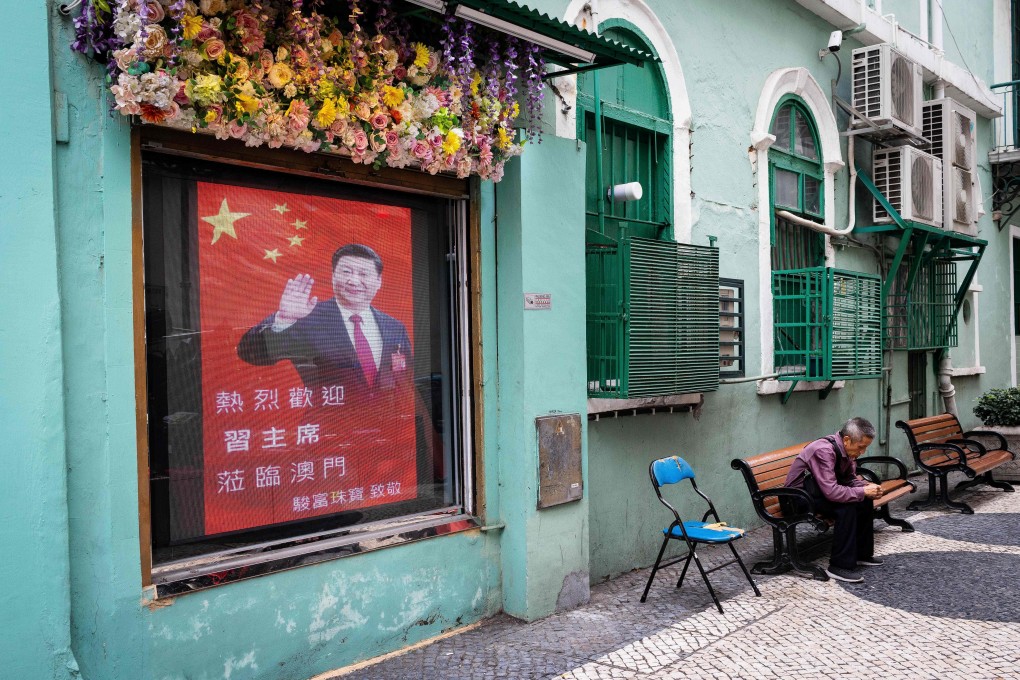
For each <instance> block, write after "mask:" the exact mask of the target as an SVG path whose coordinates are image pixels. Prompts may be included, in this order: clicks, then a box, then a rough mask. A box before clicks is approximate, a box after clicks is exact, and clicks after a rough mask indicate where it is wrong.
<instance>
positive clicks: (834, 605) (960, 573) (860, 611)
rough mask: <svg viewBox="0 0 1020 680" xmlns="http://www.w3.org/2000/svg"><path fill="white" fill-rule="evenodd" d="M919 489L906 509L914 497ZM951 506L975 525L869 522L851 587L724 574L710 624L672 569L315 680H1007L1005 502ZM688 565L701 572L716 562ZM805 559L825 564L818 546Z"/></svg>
mask: <svg viewBox="0 0 1020 680" xmlns="http://www.w3.org/2000/svg"><path fill="white" fill-rule="evenodd" d="M919 486H920V487H921V488H919V489H918V492H917V493H915V494H913V496H912V498H918V497H923V496H924V495H925V488H924V487H925V485H924V483H923V480H922V481H921V483H920V484H919ZM986 489H987V490H986ZM960 498H961V499H962V500H965V501H966V502H968V503H969V504H970V505H971V506H972V507H973V508H974V510H975V513H976V514H974V515H971V516H965V515H960V514H957V513H952V514H950V513H949V512H947V511H924V512H914V513H910V512H907V511H906V510H905V506H906V503H907V502H909V500H911V499H910V498H908V499H905V500H900V501H897V502H895V503H894V509H893V515H894V516H896V517H904V518H906V519H908V520H910V521H911V522H912V523H913V524H914V527H915V528H916V529H917V531H916V532H915V533H901V532H900V530H899V529H897V528H893V527H886V526H885V524H884V523H882V522H876V525H875V527H876V534H875V541H876V554H877V555H879V556H882V557H884V558H885V560H886V562H885V564H884V565H882V566H879V567H867V568H865V572H864V576H865V582H864V583H863V584H857V585H853V584H838V583H836V582H833V581H830V582H827V583H823V582H820V581H813V580H809V579H807V578H804V577H800V576H791V575H781V576H758V577H756V580H757V582H758V584H759V588H760V589H761V591H762V597H755V596H754V593H753V592H752V591H751V589H750V587H749V586H748V584H747V581H746V580H745V579H744V576H743V574H741V573H740V570H739V568H738V567H737V565H735V564H734V565H732V566H731V567H727V568H724V569H721V570H720V571H717V572H714V573H713V574H711V578H712V583H713V585H714V586H715V587H716V590H717V592H718V593H719V595H720V598H721V599H722V600H723V608H724V609H725V613H724V614H719V613H718V612H717V611H716V609H715V607H714V605H713V604H712V600H711V598H710V596H709V594H708V592H707V590H706V589H705V586H704V583H703V582H702V581H701V580H700V579H699V578H698V576H697V574H694V575H693V577H690V576H689V577H688V580H686V581H685V583H684V587H683V588H682V589H681V590H679V591H677V590H676V589H675V588H674V585H675V583H676V579H677V577H678V569H679V565H678V566H676V567H670V568H668V569H666V570H665V571H664V572H661V573H660V575H658V576H656V581H655V583H654V584H653V586H652V590H651V592H650V593H649V596H648V601H647V602H646V603H645V604H641V603H640V602H639V598H640V596H641V590H642V588H643V587H644V583H645V580H646V579H647V578H648V570H647V569H642V570H639V571H634V572H631V573H629V574H625V575H623V576H620V577H618V578H616V579H613V580H611V581H608V582H606V583H602V584H599V585H596V586H593V587H592V590H591V601H590V603H589V604H587V605H585V606H583V607H581V608H578V609H575V610H572V611H569V612H564V613H561V614H556V615H554V616H550V617H548V618H546V619H542V620H541V621H537V622H535V623H531V624H525V623H521V622H519V621H517V620H515V619H512V618H510V617H508V616H498V617H495V618H493V619H490V620H488V621H486V622H484V623H483V625H481V626H480V627H477V628H475V629H472V630H469V631H467V632H464V633H462V634H459V635H454V636H452V637H448V638H445V639H443V640H440V641H438V642H436V643H434V644H431V645H428V646H426V647H422V648H418V649H415V650H413V651H410V652H408V653H405V654H402V655H399V656H395V657H390V658H388V659H386V660H384V661H381V662H379V663H377V664H374V665H370V666H367V667H362V668H360V669H358V670H356V671H353V672H347V673H344V672H343V671H340V672H339V673H338V674H336V675H333V676H328V677H338V678H339V677H343V678H344V680H377V679H386V680H398V679H399V680H410V679H413V678H423V679H424V678H429V679H437V680H454V679H456V680H461V679H464V680H473V679H476V678H477V679H479V680H481V679H489V678H500V679H503V678H507V679H513V680H518V679H519V680H524V679H531V678H536V679H537V678H564V679H574V680H589V679H591V680H594V679H596V678H599V679H601V678H656V679H667V678H670V679H671V678H705V679H711V680H725V679H727V678H732V679H737V678H739V679H741V680H743V679H755V680H758V679H765V678H797V679H801V678H804V679H809V678H840V679H841V680H842V679H853V680H858V679H860V680H864V679H868V678H876V679H878V678H881V679H882V680H920V679H924V678H930V679H932V680H936V679H937V680H951V679H956V678H960V679H963V678H966V679H968V680H970V679H974V680H979V679H988V680H995V679H1002V680H1005V679H1007V678H1008V679H1020V587H1018V585H1017V579H1018V578H1020V493H1015V494H1010V493H1003V492H1001V491H999V490H994V489H989V488H988V487H977V489H975V490H967V491H964V492H961V495H960ZM816 536H817V535H816ZM812 542H813V541H812V538H811V537H808V536H805V538H804V539H803V541H802V543H809V544H810V543H812ZM737 546H738V550H739V551H740V553H741V556H742V557H743V558H744V560H745V562H746V563H747V564H748V565H749V566H750V564H752V563H754V562H756V561H759V560H763V559H766V558H767V557H768V556H769V554H770V549H771V534H770V532H769V531H768V530H764V529H758V530H755V531H752V532H749V533H748V534H747V535H746V536H745V537H744V539H743V540H741V541H739V542H738V543H737ZM721 550H726V549H725V548H721ZM699 555H700V556H701V557H702V559H703V560H704V561H706V562H707V563H708V564H709V565H715V564H721V563H723V562H724V561H726V560H727V559H728V555H729V551H728V550H726V552H725V553H723V552H721V551H720V548H718V547H713V548H709V549H705V550H701V551H699ZM807 555H808V556H809V557H814V558H815V562H816V563H817V564H820V565H822V566H825V564H827V557H828V543H827V542H823V543H820V544H819V543H815V547H814V548H813V549H809V551H808V553H807Z"/></svg>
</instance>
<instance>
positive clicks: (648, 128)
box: [577, 22, 673, 240]
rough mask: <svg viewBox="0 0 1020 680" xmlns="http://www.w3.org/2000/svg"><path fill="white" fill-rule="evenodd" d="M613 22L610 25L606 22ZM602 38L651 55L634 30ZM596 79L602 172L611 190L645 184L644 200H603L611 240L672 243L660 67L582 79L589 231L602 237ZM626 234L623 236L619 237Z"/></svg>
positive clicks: (624, 68) (667, 120) (619, 29)
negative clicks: (626, 236)
mask: <svg viewBox="0 0 1020 680" xmlns="http://www.w3.org/2000/svg"><path fill="white" fill-rule="evenodd" d="M607 23H609V22H607ZM602 35H603V36H605V37H607V38H610V39H612V40H615V41H617V42H621V43H623V44H625V45H630V46H632V47H636V48H638V49H641V50H644V51H647V52H653V49H652V48H651V47H650V46H649V45H648V43H647V42H646V41H645V40H643V39H642V38H641V36H639V35H638V34H637V33H636V32H635V31H633V30H630V29H628V28H627V27H624V26H610V27H608V28H607V27H605V25H604V26H603V31H602ZM595 78H599V79H600V81H599V89H600V95H601V100H602V101H601V107H600V109H601V112H602V121H601V122H602V137H603V140H604V141H603V144H602V149H601V151H602V153H601V156H602V171H603V183H604V184H605V185H607V186H612V185H615V184H625V183H628V182H640V183H641V188H642V190H643V195H642V197H641V199H640V200H637V201H626V202H611V201H603V203H602V210H603V215H602V223H603V224H604V225H605V235H606V236H609V237H610V238H614V239H615V238H620V237H621V236H622V235H623V234H625V233H626V234H630V235H632V236H642V237H645V238H654V239H665V240H671V239H672V238H673V234H672V226H673V172H672V169H673V153H672V150H673V144H672V131H673V120H672V116H671V115H670V107H669V94H668V92H667V90H666V82H665V79H664V77H663V74H662V68H661V66H659V65H658V64H654V63H649V64H646V65H645V66H643V67H638V66H632V65H630V64H624V65H621V66H616V67H614V68H611V69H606V70H605V71H602V72H599V71H593V72H589V73H582V74H579V75H578V79H577V90H578V97H577V106H578V131H577V132H578V138H579V139H581V140H583V141H585V142H586V143H587V144H588V158H587V174H588V178H587V181H586V182H585V186H586V187H587V192H586V194H587V195H586V200H585V205H586V213H587V222H588V224H587V226H588V228H589V229H592V230H595V231H599V226H598V225H599V200H598V199H599V192H600V190H599V187H598V183H597V182H596V181H595V177H596V173H597V165H596V163H597V158H598V155H599V154H598V153H597V152H596V151H597V145H596V144H595V139H596V136H595V114H596V106H595ZM621 229H623V231H622V232H621Z"/></svg>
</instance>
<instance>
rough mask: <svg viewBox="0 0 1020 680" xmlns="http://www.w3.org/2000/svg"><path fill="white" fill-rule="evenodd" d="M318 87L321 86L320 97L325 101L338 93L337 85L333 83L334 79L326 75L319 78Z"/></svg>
mask: <svg viewBox="0 0 1020 680" xmlns="http://www.w3.org/2000/svg"><path fill="white" fill-rule="evenodd" d="M318 87H319V99H322V100H323V101H325V100H326V99H329V98H330V97H332V96H334V95H336V86H335V85H333V81H332V80H330V79H329V78H326V77H325V76H323V77H322V78H319V82H318Z"/></svg>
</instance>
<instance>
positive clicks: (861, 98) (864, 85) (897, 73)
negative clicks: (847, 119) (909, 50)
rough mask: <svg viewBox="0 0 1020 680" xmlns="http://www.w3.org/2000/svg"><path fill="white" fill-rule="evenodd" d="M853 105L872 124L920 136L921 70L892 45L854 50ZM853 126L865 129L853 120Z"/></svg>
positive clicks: (859, 122)
mask: <svg viewBox="0 0 1020 680" xmlns="http://www.w3.org/2000/svg"><path fill="white" fill-rule="evenodd" d="M853 75H854V82H853V88H854V92H853V105H854V108H856V109H857V110H858V111H860V112H861V113H863V114H864V116H865V117H866V118H868V119H869V120H870V121H871V122H872V123H875V124H876V125H880V126H887V127H888V128H891V131H892V132H897V131H899V132H906V133H909V134H911V135H913V136H915V137H920V136H921V88H922V85H923V81H922V73H921V67H920V66H918V65H917V64H915V63H914V62H912V61H911V60H910V59H907V58H906V57H905V56H903V55H902V54H900V53H899V52H898V51H897V50H896V49H895V48H893V46H892V45H888V44H883V45H872V46H870V47H861V48H859V49H856V50H854V51H853ZM853 126H854V127H858V128H859V127H867V124H866V123H864V122H863V121H860V120H856V119H854V123H853Z"/></svg>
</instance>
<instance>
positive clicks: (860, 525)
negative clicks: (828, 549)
mask: <svg viewBox="0 0 1020 680" xmlns="http://www.w3.org/2000/svg"><path fill="white" fill-rule="evenodd" d="M804 491H806V492H807V494H808V495H809V496H811V500H812V502H813V503H814V505H815V512H817V513H819V514H820V515H822V516H823V517H831V518H833V519H835V520H836V525H835V526H834V527H833V528H832V553H831V554H830V555H829V566H830V567H838V568H840V569H854V568H856V567H857V560H868V559H871V558H872V557H874V555H875V525H874V521H873V517H874V505H873V504H872V502H871V499H870V498H865V499H864V500H863V501H858V502H856V503H833V502H832V501H830V500H828V499H827V498H826V497H825V496H823V495H822V492H821V490H819V488H818V484H816V483H815V480H814V478H812V477H811V476H808V477H807V479H805V480H804Z"/></svg>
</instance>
